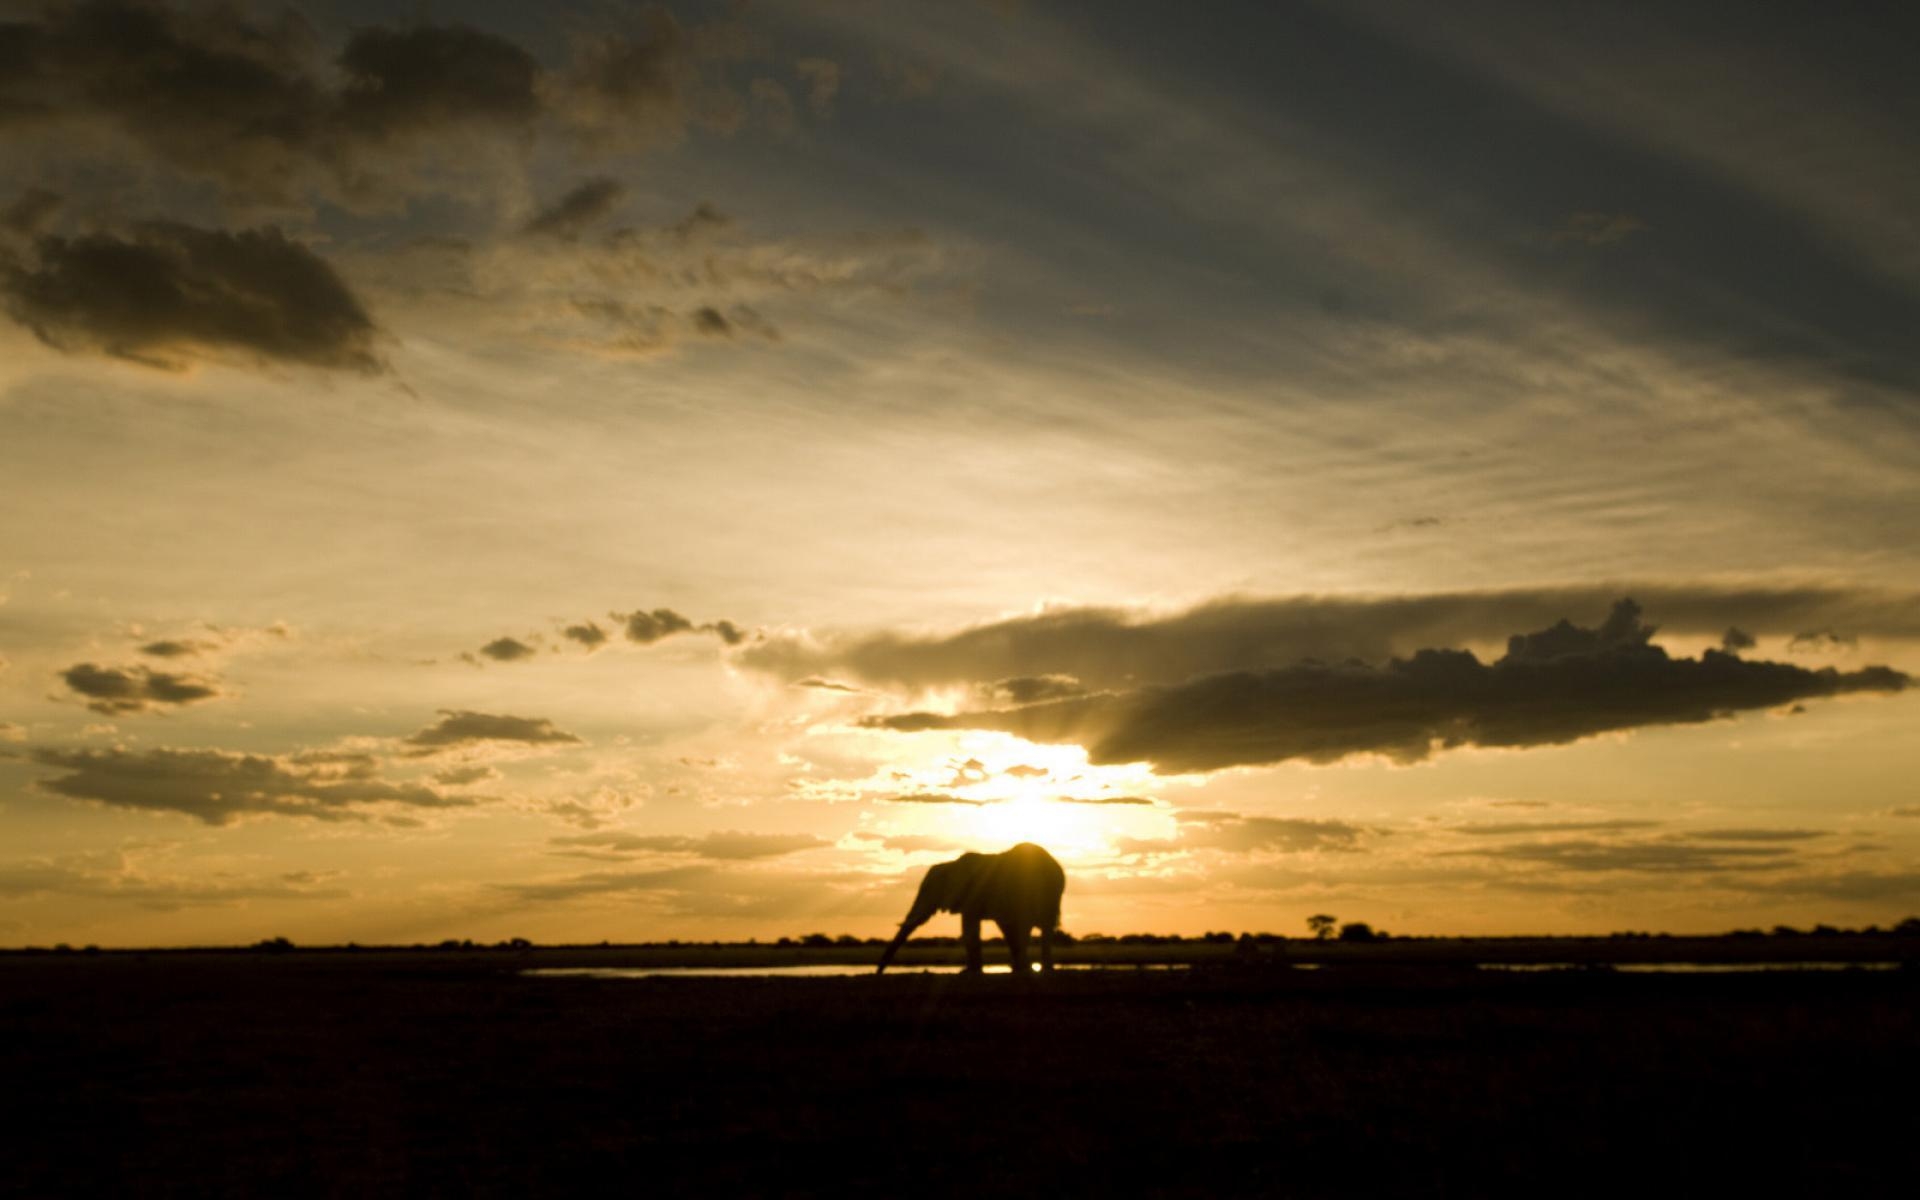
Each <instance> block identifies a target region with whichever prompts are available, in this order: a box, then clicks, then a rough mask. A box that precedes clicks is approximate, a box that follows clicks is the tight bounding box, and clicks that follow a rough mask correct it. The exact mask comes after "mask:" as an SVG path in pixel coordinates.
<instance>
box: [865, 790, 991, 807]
mask: <svg viewBox="0 0 1920 1200" xmlns="http://www.w3.org/2000/svg"><path fill="white" fill-rule="evenodd" d="M879 798H880V799H881V800H884V801H886V802H887V803H888V804H967V805H972V806H973V807H975V808H978V807H980V806H981V805H983V804H985V803H986V801H985V800H969V799H967V798H966V797H965V796H950V795H948V794H947V793H945V792H914V793H913V794H911V795H904V796H881V797H879Z"/></svg>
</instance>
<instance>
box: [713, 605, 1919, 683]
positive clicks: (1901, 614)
mask: <svg viewBox="0 0 1920 1200" xmlns="http://www.w3.org/2000/svg"><path fill="white" fill-rule="evenodd" d="M1621 595H1632V596H1634V597H1636V598H1637V599H1639V600H1640V601H1641V602H1642V603H1643V604H1645V605H1646V608H1647V611H1648V612H1649V613H1650V614H1652V615H1653V616H1654V617H1655V618H1657V619H1658V620H1659V621H1660V622H1662V628H1664V629H1666V630H1668V631H1670V632H1674V633H1682V634H1698V635H1705V636H1709V637H1716V638H1717V637H1720V636H1722V634H1723V632H1724V631H1725V629H1726V627H1727V625H1728V623H1729V622H1732V623H1734V624H1737V625H1738V626H1739V627H1740V628H1741V629H1743V630H1746V631H1747V632H1748V633H1750V634H1767V635H1779V636H1791V635H1792V634H1795V633H1798V632H1800V631H1802V630H1806V629H1809V628H1816V627H1820V626H1828V627H1832V628H1837V629H1846V630H1850V631H1853V632H1855V633H1858V634H1863V635H1865V634H1871V635H1877V636H1882V637H1890V638H1920V593H1912V592H1897V591H1887V590H1876V589H1868V588H1839V587H1804V588H1739V587H1721V586H1713V585H1686V584H1667V585H1634V586H1632V587H1620V586H1595V587H1559V588H1523V589H1511V590H1503V591H1485V592H1442V593H1435V594H1414V595H1401V596H1350V597H1341V596H1294V597H1276V598H1264V599H1263V598H1245V597H1225V598H1222V599H1218V600H1213V601H1209V602H1208V603H1205V604H1201V605H1199V606H1197V607H1194V608H1190V609H1186V610H1184V611H1181V612H1175V613H1171V614H1159V613H1151V612H1143V611H1139V610H1129V609H1121V608H1064V609H1055V610H1052V611H1049V612H1044V613H1040V614H1038V615H1033V616H1022V617H1014V618H1010V619H1008V620H1004V621H995V622H992V623H990V624H986V625H977V626H974V627H972V628H969V629H962V630H960V631H958V632H954V633H945V634H934V635H913V634H903V633H894V632H888V631H879V632H852V633H839V634H826V635H822V636H819V637H809V636H804V635H798V634H783V635H777V636H772V637H766V638H763V639H762V640H760V641H758V642H756V643H755V644H754V645H753V646H751V647H749V648H748V649H747V650H746V651H744V652H743V653H742V654H741V655H740V656H739V658H738V660H737V661H738V662H739V663H740V664H741V665H742V666H745V667H747V668H749V669H752V670H758V671H761V672H764V673H767V674H771V675H776V676H779V677H781V678H784V679H788V680H794V679H801V678H805V677H806V676H809V675H827V676H852V677H853V678H855V679H856V680H858V681H860V682H864V683H869V684H874V685H881V686H893V687H900V688H906V689H914V690H919V689H930V688H942V687H949V686H953V685H956V684H972V685H976V686H977V685H980V684H991V683H992V682H994V681H997V680H1006V679H1011V678H1016V677H1022V676H1048V675H1057V676H1065V677H1069V678H1072V679H1074V680H1077V681H1079V682H1080V683H1081V684H1082V685H1084V686H1085V687H1087V688H1090V689H1103V688H1113V687H1119V686H1128V687H1136V686H1139V685H1141V684H1150V683H1178V682H1182V681H1185V680H1188V679H1191V678H1193V677H1195V676H1198V675H1211V674H1219V673H1223V672H1229V671H1237V670H1258V669H1260V668H1267V667H1285V666H1291V665H1293V664H1296V663H1299V662H1300V661H1302V660H1303V659H1318V660H1320V661H1322V662H1330V663H1338V662H1344V661H1346V660H1347V659H1350V658H1352V659H1360V660H1362V661H1365V662H1372V663H1381V662H1385V661H1386V660H1387V659H1389V658H1392V657H1395V656H1406V655H1410V654H1413V653H1414V652H1415V651H1418V650H1421V649H1425V648H1429V647H1434V646H1460V645H1464V644H1466V643H1469V642H1501V641H1504V640H1505V639H1506V637H1507V635H1508V634H1509V633H1511V632H1512V631H1513V630H1515V629H1527V628H1539V627H1541V626H1544V625H1547V624H1550V623H1552V622H1554V621H1557V620H1559V619H1561V618H1563V617H1565V616H1567V615H1568V614H1569V613H1572V614H1580V613H1591V614H1594V615H1595V616H1600V615H1602V614H1605V613H1606V612H1607V611H1608V609H1609V608H1610V607H1611V605H1612V603H1613V601H1614V600H1615V599H1616V598H1618V597H1619V596H1621Z"/></svg>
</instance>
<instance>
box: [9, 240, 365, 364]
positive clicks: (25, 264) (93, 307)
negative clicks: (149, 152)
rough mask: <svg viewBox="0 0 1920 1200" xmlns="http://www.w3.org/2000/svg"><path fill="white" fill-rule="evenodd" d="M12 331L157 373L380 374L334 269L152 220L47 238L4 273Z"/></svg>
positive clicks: (312, 257)
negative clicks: (230, 368)
mask: <svg viewBox="0 0 1920 1200" xmlns="http://www.w3.org/2000/svg"><path fill="white" fill-rule="evenodd" d="M0 295H3V296H4V299H5V302H6V306H7V310H8V312H9V314H10V315H11V316H12V317H13V319H14V320H16V321H18V322H20V323H21V324H22V325H25V326H26V327H27V328H29V329H31V330H33V332H34V333H35V334H36V335H37V336H38V337H39V338H40V339H41V340H42V341H44V342H46V343H47V344H49V345H51V346H54V347H56V348H58V349H61V350H66V351H71V352H83V351H84V352H94V353H100V354H105V355H109V356H112V357H115V358H124V359H130V360H132V361H135V362H140V363H145V364H148V365H150V366H157V367H164V368H167V369H171V370H178V369H182V368H184V367H187V366H191V365H193V364H194V363H196V362H201V361H238V362H242V363H261V362H279V363H298V364H302V365H305V366H312V367H323V368H330V369H344V370H352V371H362V372H366V371H377V370H379V369H381V362H380V359H379V357H378V355H377V354H376V353H375V350H374V343H375V340H376V337H377V334H378V330H377V329H376V328H375V326H374V323H373V320H372V318H371V317H369V316H368V315H367V311H366V309H365V308H364V307H363V306H362V305H361V303H360V301H359V299H358V298H357V297H355V295H354V294H353V292H352V291H351V290H350V289H349V288H348V287H347V285H346V283H345V282H344V281H343V280H342V279H341V278H340V276H339V275H338V274H336V273H335V272H334V270H333V268H332V267H331V266H329V265H328V264H327V262H326V261H325V260H324V259H322V258H320V256H318V255H317V254H315V253H314V252H313V251H311V250H309V249H307V248H306V247H305V246H303V245H301V244H300V243H298V242H295V241H292V240H290V239H289V238H287V237H286V236H285V235H284V234H282V233H281V232H280V231H279V230H277V229H260V230H243V231H240V232H226V231H222V230H208V229H197V228H195V227H193V226H191V225H183V224H179V223H177V222H171V221H150V222H145V223H142V224H138V225H135V226H133V227H131V228H130V229H128V230H126V231H124V232H118V233H89V234H83V235H81V236H78V237H71V238H68V237H42V238H39V239H37V240H36V241H35V243H34V248H33V250H32V252H31V253H30V254H29V255H27V256H26V257H25V258H24V260H22V261H20V262H16V263H11V264H3V263H0Z"/></svg>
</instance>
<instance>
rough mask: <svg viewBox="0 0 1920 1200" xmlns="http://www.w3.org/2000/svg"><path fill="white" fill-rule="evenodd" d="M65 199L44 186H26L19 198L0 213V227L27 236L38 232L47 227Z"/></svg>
mask: <svg viewBox="0 0 1920 1200" xmlns="http://www.w3.org/2000/svg"><path fill="white" fill-rule="evenodd" d="M64 203H65V200H64V199H63V198H62V197H61V196H60V195H59V194H58V193H56V192H50V191H48V190H47V189H46V188H38V187H36V188H28V189H27V190H26V191H24V192H22V193H20V198H19V199H17V200H15V201H14V202H13V203H12V204H9V205H8V206H7V210H6V212H4V213H0V229H7V230H10V231H12V232H14V233H23V234H27V235H29V236H31V235H33V234H36V233H39V232H40V231H41V230H43V229H45V228H46V227H47V224H48V222H49V221H51V220H52V218H53V214H55V213H57V212H59V211H60V207H61V205H62V204H64Z"/></svg>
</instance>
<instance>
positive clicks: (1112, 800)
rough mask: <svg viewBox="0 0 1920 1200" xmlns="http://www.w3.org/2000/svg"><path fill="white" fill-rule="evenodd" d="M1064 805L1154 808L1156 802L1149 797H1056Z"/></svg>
mask: <svg viewBox="0 0 1920 1200" xmlns="http://www.w3.org/2000/svg"><path fill="white" fill-rule="evenodd" d="M1054 799H1055V800H1058V801H1059V802H1060V803H1062V804H1140V805H1146V806H1148V807H1152V806H1153V803H1154V801H1153V800H1152V798H1151V797H1147V796H1055V797H1054Z"/></svg>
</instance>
